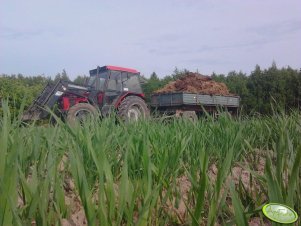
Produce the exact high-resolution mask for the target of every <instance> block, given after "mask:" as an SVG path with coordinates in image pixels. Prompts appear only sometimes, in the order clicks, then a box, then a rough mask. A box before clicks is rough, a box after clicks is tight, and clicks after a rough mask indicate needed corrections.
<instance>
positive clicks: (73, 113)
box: [67, 103, 98, 125]
mask: <svg viewBox="0 0 301 226" xmlns="http://www.w3.org/2000/svg"><path fill="white" fill-rule="evenodd" d="M97 115H98V111H97V109H96V108H95V107H94V106H93V105H91V104H88V103H79V104H76V105H74V106H72V107H71V108H70V109H69V111H68V114H67V122H68V123H69V124H70V125H74V124H75V123H76V122H79V123H82V122H83V121H84V120H85V119H87V117H97Z"/></svg>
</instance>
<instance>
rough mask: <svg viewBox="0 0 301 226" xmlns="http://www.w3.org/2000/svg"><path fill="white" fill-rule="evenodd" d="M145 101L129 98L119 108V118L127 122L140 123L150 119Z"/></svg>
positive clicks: (138, 98)
mask: <svg viewBox="0 0 301 226" xmlns="http://www.w3.org/2000/svg"><path fill="white" fill-rule="evenodd" d="M149 114H150V113H149V110H148V108H147V105H146V103H145V101H144V100H143V99H142V98H140V97H137V96H128V97H126V98H124V99H123V101H122V102H121V104H120V105H119V107H118V116H119V118H120V119H122V120H123V121H125V122H131V121H138V120H139V119H145V118H148V117H149Z"/></svg>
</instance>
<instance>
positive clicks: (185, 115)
mask: <svg viewBox="0 0 301 226" xmlns="http://www.w3.org/2000/svg"><path fill="white" fill-rule="evenodd" d="M182 118H183V119H189V120H190V121H192V122H194V123H195V122H196V121H197V120H198V116H197V115H196V113H195V111H184V112H183V114H182Z"/></svg>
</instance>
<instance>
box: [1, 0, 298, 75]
mask: <svg viewBox="0 0 301 226" xmlns="http://www.w3.org/2000/svg"><path fill="white" fill-rule="evenodd" d="M273 60H274V61H275V62H276V63H277V65H278V66H279V67H282V66H287V65H290V66H291V67H293V68H300V67H301V1H300V0H291V1H290V0H266V1H265V0H249V1H245V0H244V1H242V0H220V1H217V0H216V1H214V0H212V1H209V0H208V1H206V0H151V1H143V0H123V1H121V0H119V1H117V0H116V1H115V0H107V1H105V0H98V1H97V0H94V1H93V0H92V1H88V0H86V1H83V0H51V1H42V0H37V1H33V0H26V1H22V0H19V1H17V0H0V74H1V73H7V74H11V73H22V74H25V75H38V74H45V75H50V76H54V75H55V74H56V73H58V72H61V71H62V69H66V71H67V73H68V75H69V76H70V77H71V78H74V77H75V76H76V75H79V74H86V75H87V74H88V71H89V70H90V69H92V68H95V67H96V66H97V65H99V66H102V65H117V66H123V67H131V68H135V69H137V70H139V71H141V73H142V74H144V75H146V76H149V75H150V74H151V72H153V71H155V72H156V73H157V74H158V75H159V76H160V77H163V76H165V75H167V74H171V73H172V71H173V70H174V69H175V67H178V68H179V69H183V68H186V69H188V70H191V71H195V70H197V69H198V71H199V72H201V73H203V74H211V73H212V72H216V73H228V72H229V71H231V70H236V71H238V70H242V71H243V72H246V73H249V72H250V71H252V70H253V69H254V67H255V65H256V64H259V65H260V66H261V67H263V68H267V67H269V66H270V65H271V63H272V61H273Z"/></svg>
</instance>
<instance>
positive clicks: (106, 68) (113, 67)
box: [99, 65, 139, 74]
mask: <svg viewBox="0 0 301 226" xmlns="http://www.w3.org/2000/svg"><path fill="white" fill-rule="evenodd" d="M99 70H100V71H105V70H111V71H126V72H131V73H135V74H138V73H139V71H137V70H135V69H132V68H125V67H118V66H111V65H106V66H103V67H100V68H99Z"/></svg>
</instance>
